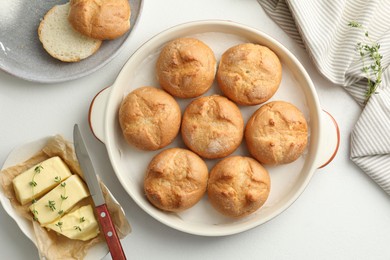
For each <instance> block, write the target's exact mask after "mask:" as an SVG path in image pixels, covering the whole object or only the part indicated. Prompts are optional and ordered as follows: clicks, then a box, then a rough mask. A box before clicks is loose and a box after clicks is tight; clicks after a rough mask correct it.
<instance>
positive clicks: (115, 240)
mask: <svg viewBox="0 0 390 260" xmlns="http://www.w3.org/2000/svg"><path fill="white" fill-rule="evenodd" d="M73 142H74V147H75V152H76V156H77V159H78V161H79V164H80V168H81V170H82V172H83V174H84V180H85V182H86V183H87V186H88V189H89V192H90V194H91V196H92V200H93V202H94V204H95V210H96V213H97V217H98V222H99V223H100V226H101V228H102V231H103V233H104V237H105V239H106V242H107V245H108V249H109V251H110V253H111V257H112V259H114V260H117V259H118V260H119V259H126V256H125V253H124V251H123V248H122V245H121V242H120V240H119V237H118V235H117V233H116V230H115V227H114V224H113V222H112V220H111V216H110V213H109V212H108V209H107V205H106V202H105V200H104V197H103V193H102V190H101V188H100V184H99V181H98V178H97V175H96V171H95V169H94V167H93V164H92V161H91V158H90V156H89V153H88V149H87V146H86V145H85V142H84V139H83V136H82V134H81V132H80V129H79V126H78V125H77V124H75V125H74V128H73Z"/></svg>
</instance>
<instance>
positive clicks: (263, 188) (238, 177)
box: [207, 156, 271, 218]
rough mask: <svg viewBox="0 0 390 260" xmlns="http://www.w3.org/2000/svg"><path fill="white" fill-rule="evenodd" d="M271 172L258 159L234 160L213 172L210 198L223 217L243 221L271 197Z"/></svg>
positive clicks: (237, 157)
mask: <svg viewBox="0 0 390 260" xmlns="http://www.w3.org/2000/svg"><path fill="white" fill-rule="evenodd" d="M270 183H271V180H270V177H269V174H268V171H267V170H266V169H265V168H264V167H263V166H262V165H261V164H260V163H259V162H257V161H256V160H255V159H253V158H250V157H241V156H231V157H227V158H225V159H223V160H221V161H220V162H218V163H217V164H216V165H215V166H214V167H213V169H212V170H211V172H210V177H209V182H208V188H207V194H208V198H209V200H210V203H211V205H213V207H214V208H215V209H216V210H217V211H219V212H220V213H222V214H223V215H226V216H229V217H234V218H241V217H244V216H247V215H249V214H251V213H253V212H255V211H256V210H257V209H259V208H260V207H261V206H263V204H264V203H265V202H266V200H267V198H268V195H269V193H270Z"/></svg>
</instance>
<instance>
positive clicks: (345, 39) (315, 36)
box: [258, 0, 390, 195]
mask: <svg viewBox="0 0 390 260" xmlns="http://www.w3.org/2000/svg"><path fill="white" fill-rule="evenodd" d="M258 2H259V3H260V5H261V6H262V7H263V9H264V10H265V11H266V12H267V14H268V15H269V16H270V17H271V18H272V19H273V20H274V21H275V22H276V23H277V24H278V25H279V26H280V27H281V28H282V29H283V30H284V31H285V32H286V33H287V34H289V35H290V36H291V37H292V38H293V39H295V40H296V41H297V42H298V43H299V44H301V45H303V46H304V47H305V48H306V51H307V52H308V54H309V56H310V57H311V58H312V60H313V62H314V64H315V65H316V67H317V69H318V70H319V72H320V73H321V74H323V75H324V76H325V77H326V78H328V79H329V80H330V81H331V82H333V83H335V84H338V85H341V86H343V87H344V88H345V89H346V90H347V91H348V92H349V93H350V94H351V95H352V96H353V97H354V98H355V100H356V101H357V102H358V103H359V104H360V105H361V106H362V107H364V109H363V112H362V114H361V116H360V118H359V120H358V122H357V123H356V125H355V127H354V129H353V131H352V134H351V159H352V161H353V162H355V163H356V164H357V165H358V166H359V167H360V168H361V169H363V171H365V172H366V173H367V174H368V175H369V176H370V177H371V178H372V179H373V180H375V181H376V182H377V183H378V184H379V186H380V187H382V188H383V189H384V190H385V191H386V192H387V193H388V194H389V195H390V86H389V84H390V70H389V69H387V67H388V65H389V64H390V15H389V13H390V0H382V1H366V0H316V1H313V0H258ZM350 21H357V22H359V23H360V24H362V25H363V26H364V28H365V30H367V31H368V32H369V35H370V38H371V39H372V40H373V41H374V42H378V43H379V44H380V45H381V48H380V53H381V54H382V55H383V59H382V67H383V68H384V72H383V76H382V84H381V85H380V87H379V89H378V91H377V94H374V95H373V96H372V97H371V98H370V99H369V101H368V102H367V104H365V99H366V96H365V93H366V91H367V79H366V75H365V73H363V72H362V68H363V63H362V61H361V58H360V55H359V53H358V52H357V50H356V44H357V43H358V42H364V41H365V35H364V31H362V30H359V29H356V28H350V27H349V26H348V23H349V22H350Z"/></svg>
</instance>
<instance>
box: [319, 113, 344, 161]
mask: <svg viewBox="0 0 390 260" xmlns="http://www.w3.org/2000/svg"><path fill="white" fill-rule="evenodd" d="M321 125H322V129H321V131H322V135H321V139H320V150H319V155H318V158H319V159H318V165H319V166H318V169H320V168H323V167H325V166H326V165H328V164H329V163H330V162H331V161H332V160H333V159H334V157H335V156H336V154H337V151H338V149H339V145H340V129H339V126H338V124H337V122H336V120H335V119H334V117H333V116H332V115H331V114H329V113H328V112H327V111H325V110H322V114H321Z"/></svg>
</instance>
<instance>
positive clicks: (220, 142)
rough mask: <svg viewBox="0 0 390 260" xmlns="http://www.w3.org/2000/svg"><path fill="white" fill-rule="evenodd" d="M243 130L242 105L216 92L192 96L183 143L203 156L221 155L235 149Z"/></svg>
mask: <svg viewBox="0 0 390 260" xmlns="http://www.w3.org/2000/svg"><path fill="white" fill-rule="evenodd" d="M243 133H244V121H243V119H242V115H241V112H240V109H239V108H238V107H237V105H236V104H234V103H233V102H231V101H230V100H229V99H227V98H225V97H222V96H218V95H213V96H207V97H200V98H198V99H195V100H193V101H192V102H191V103H190V104H189V105H188V106H187V108H186V110H185V111H184V115H183V119H182V126H181V134H182V138H183V141H184V143H185V144H186V145H187V147H189V148H190V149H191V150H192V151H193V152H195V153H197V154H198V155H200V156H202V157H204V158H209V159H213V158H221V157H224V156H227V155H229V154H231V153H232V152H234V150H236V148H237V147H238V146H239V145H240V143H241V141H242V138H243Z"/></svg>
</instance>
